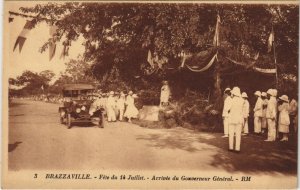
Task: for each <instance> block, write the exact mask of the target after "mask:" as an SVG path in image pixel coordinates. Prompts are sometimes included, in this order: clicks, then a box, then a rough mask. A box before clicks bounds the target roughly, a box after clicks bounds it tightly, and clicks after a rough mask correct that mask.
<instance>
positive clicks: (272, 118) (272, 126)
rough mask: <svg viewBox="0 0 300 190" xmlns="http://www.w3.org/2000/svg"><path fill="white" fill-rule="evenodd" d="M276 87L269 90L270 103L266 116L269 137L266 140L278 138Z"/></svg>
mask: <svg viewBox="0 0 300 190" xmlns="http://www.w3.org/2000/svg"><path fill="white" fill-rule="evenodd" d="M275 95H276V94H275V92H274V89H269V90H268V91H267V96H268V99H269V101H268V105H267V112H266V118H267V123H268V138H267V139H266V140H265V141H275V140H276V112H277V111H276V110H277V107H276V106H277V101H276V98H275V97H276V96H275Z"/></svg>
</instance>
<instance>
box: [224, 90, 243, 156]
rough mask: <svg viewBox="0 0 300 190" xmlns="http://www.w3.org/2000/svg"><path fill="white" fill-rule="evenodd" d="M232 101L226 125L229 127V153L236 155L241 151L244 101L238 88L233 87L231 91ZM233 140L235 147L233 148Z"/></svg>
mask: <svg viewBox="0 0 300 190" xmlns="http://www.w3.org/2000/svg"><path fill="white" fill-rule="evenodd" d="M231 94H232V96H233V97H232V100H231V102H230V105H229V106H228V108H229V109H228V110H226V111H227V112H229V115H228V125H229V151H233V150H235V151H236V152H237V153H238V152H240V150H241V136H242V135H241V132H242V125H243V120H244V117H243V114H242V113H243V104H244V100H243V99H242V97H241V90H240V88H239V87H234V88H233V89H232V90H231ZM234 140H235V146H234Z"/></svg>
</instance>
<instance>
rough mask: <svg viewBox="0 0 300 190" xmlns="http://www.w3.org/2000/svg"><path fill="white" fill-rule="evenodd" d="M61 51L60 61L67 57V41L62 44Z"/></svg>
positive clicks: (68, 43) (68, 44)
mask: <svg viewBox="0 0 300 190" xmlns="http://www.w3.org/2000/svg"><path fill="white" fill-rule="evenodd" d="M63 46H64V47H63V50H62V52H61V54H60V59H65V57H66V56H68V55H69V46H70V42H69V41H68V40H66V41H64V42H63Z"/></svg>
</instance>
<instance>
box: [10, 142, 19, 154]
mask: <svg viewBox="0 0 300 190" xmlns="http://www.w3.org/2000/svg"><path fill="white" fill-rule="evenodd" d="M21 143H22V142H19V141H17V142H15V143H13V144H8V152H12V151H14V150H15V149H16V148H17V147H18V146H19V144H21Z"/></svg>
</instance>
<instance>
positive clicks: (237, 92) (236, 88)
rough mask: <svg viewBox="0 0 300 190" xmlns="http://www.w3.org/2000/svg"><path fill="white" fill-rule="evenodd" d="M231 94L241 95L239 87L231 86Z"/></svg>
mask: <svg viewBox="0 0 300 190" xmlns="http://www.w3.org/2000/svg"><path fill="white" fill-rule="evenodd" d="M231 94H233V95H234V96H238V97H241V90H240V88H239V87H237V86H236V87H233V89H232V90H231Z"/></svg>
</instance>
